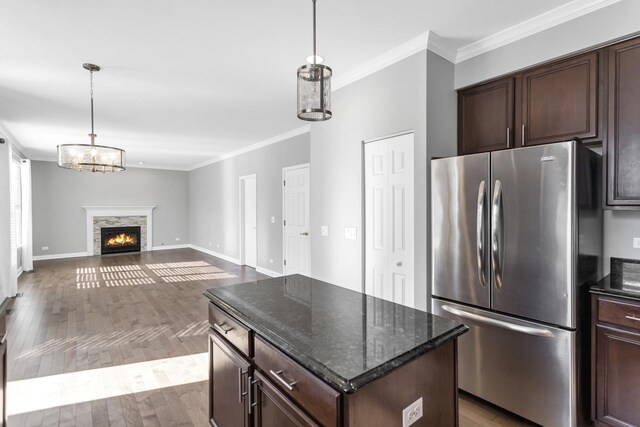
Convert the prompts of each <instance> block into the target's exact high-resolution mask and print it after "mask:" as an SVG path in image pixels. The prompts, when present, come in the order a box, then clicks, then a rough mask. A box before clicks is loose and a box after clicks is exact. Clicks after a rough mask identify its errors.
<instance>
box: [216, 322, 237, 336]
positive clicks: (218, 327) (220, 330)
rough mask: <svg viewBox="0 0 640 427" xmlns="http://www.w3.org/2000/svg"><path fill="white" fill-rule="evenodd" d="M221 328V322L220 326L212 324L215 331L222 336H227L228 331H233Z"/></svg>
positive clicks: (222, 324)
mask: <svg viewBox="0 0 640 427" xmlns="http://www.w3.org/2000/svg"><path fill="white" fill-rule="evenodd" d="M223 326H224V322H223V323H221V324H219V325H218V324H217V323H214V324H213V327H214V328H216V329H217V330H218V332H220V333H222V334H224V335H227V333H228V332H229V331H232V330H233V328H227V329H225V328H223Z"/></svg>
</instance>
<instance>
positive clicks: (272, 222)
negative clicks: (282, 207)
mask: <svg viewBox="0 0 640 427" xmlns="http://www.w3.org/2000/svg"><path fill="white" fill-rule="evenodd" d="M275 223H276V217H275V216H272V217H271V224H275Z"/></svg>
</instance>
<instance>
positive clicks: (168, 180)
mask: <svg viewBox="0 0 640 427" xmlns="http://www.w3.org/2000/svg"><path fill="white" fill-rule="evenodd" d="M31 168H32V169H31V174H32V179H33V182H32V184H33V254H34V256H38V255H55V254H66V253H76V252H85V251H86V249H87V248H86V211H85V210H84V209H83V208H82V207H83V206H157V207H156V208H155V209H154V211H153V245H154V246H160V245H162V244H163V243H164V245H179V244H187V243H189V176H188V172H179V171H165V170H156V169H140V168H129V169H127V170H126V171H124V172H118V173H113V174H101V173H95V174H93V173H88V172H76V171H70V170H66V169H61V168H59V167H58V166H57V165H56V164H55V163H53V162H39V161H34V162H32V163H31ZM176 237H177V238H180V241H176ZM42 246H49V250H48V251H46V252H43V251H42Z"/></svg>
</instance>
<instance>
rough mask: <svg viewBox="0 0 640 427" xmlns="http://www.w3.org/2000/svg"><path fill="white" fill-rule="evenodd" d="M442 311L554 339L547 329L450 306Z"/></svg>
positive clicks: (443, 307)
mask: <svg viewBox="0 0 640 427" xmlns="http://www.w3.org/2000/svg"><path fill="white" fill-rule="evenodd" d="M442 309H443V310H445V311H448V312H449V313H451V314H453V315H456V316H459V317H462V318H465V319H470V320H475V321H476V322H478V323H484V324H486V325H491V326H497V327H498V328H503V329H508V330H510V331H514V332H520V333H523V334H527V335H535V336H538V337H545V338H553V336H554V335H553V332H551V331H550V330H549V329H546V328H535V327H531V326H523V325H517V324H514V323H509V322H505V321H504V320H498V319H493V318H491V317H485V316H482V315H480V314H476V313H471V312H468V311H465V310H462V309H459V308H456V307H452V306H450V305H443V306H442Z"/></svg>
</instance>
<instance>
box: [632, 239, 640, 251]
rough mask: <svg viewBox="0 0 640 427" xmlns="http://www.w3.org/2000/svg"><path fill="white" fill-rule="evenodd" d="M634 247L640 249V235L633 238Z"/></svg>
mask: <svg viewBox="0 0 640 427" xmlns="http://www.w3.org/2000/svg"><path fill="white" fill-rule="evenodd" d="M633 248H634V249H640V237H634V238H633Z"/></svg>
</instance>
